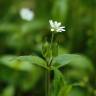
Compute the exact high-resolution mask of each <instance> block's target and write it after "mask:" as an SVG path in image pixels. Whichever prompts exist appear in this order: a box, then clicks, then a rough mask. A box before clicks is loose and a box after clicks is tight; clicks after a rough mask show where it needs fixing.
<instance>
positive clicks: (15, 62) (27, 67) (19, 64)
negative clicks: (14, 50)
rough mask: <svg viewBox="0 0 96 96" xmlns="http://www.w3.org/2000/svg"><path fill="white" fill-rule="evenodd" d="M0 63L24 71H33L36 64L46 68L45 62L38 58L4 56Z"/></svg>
mask: <svg viewBox="0 0 96 96" xmlns="http://www.w3.org/2000/svg"><path fill="white" fill-rule="evenodd" d="M0 61H1V64H4V65H6V66H8V67H10V68H13V69H16V70H22V71H31V70H32V67H33V66H34V64H35V65H38V66H40V67H43V68H46V63H45V61H44V60H43V59H41V58H40V57H37V56H3V57H1V60H0Z"/></svg>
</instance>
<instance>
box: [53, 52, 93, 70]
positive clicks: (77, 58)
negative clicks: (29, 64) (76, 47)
mask: <svg viewBox="0 0 96 96" xmlns="http://www.w3.org/2000/svg"><path fill="white" fill-rule="evenodd" d="M52 63H53V66H55V67H57V68H60V67H64V66H65V65H69V66H71V67H73V68H78V69H86V70H91V71H92V70H93V66H92V63H91V61H90V60H89V59H88V58H87V57H85V56H83V55H76V54H64V55H60V56H57V57H55V58H54V59H53V62H52Z"/></svg>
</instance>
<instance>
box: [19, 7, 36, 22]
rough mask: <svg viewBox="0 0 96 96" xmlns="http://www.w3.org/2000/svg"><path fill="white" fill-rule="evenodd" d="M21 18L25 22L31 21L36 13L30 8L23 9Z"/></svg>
mask: <svg viewBox="0 0 96 96" xmlns="http://www.w3.org/2000/svg"><path fill="white" fill-rule="evenodd" d="M20 16H21V18H22V19H23V20H26V21H31V20H32V19H33V18H34V12H33V11H31V10H30V9H29V8H22V9H21V10H20Z"/></svg>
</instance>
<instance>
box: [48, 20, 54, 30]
mask: <svg viewBox="0 0 96 96" xmlns="http://www.w3.org/2000/svg"><path fill="white" fill-rule="evenodd" d="M49 23H50V26H51V27H52V28H54V22H53V21H52V20H49Z"/></svg>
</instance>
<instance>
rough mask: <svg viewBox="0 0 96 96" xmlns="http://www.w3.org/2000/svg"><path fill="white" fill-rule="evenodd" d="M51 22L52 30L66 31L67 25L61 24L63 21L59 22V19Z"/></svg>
mask: <svg viewBox="0 0 96 96" xmlns="http://www.w3.org/2000/svg"><path fill="white" fill-rule="evenodd" d="M49 23H50V27H51V31H56V32H63V31H65V29H64V28H65V26H61V22H57V21H54V22H53V21H52V20H49Z"/></svg>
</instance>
